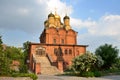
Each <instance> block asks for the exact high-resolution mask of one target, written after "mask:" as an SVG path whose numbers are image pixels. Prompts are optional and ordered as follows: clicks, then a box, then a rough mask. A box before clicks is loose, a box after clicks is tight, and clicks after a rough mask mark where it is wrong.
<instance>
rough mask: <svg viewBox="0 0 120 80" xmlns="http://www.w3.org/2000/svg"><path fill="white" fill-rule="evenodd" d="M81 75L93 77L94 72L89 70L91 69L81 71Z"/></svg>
mask: <svg viewBox="0 0 120 80" xmlns="http://www.w3.org/2000/svg"><path fill="white" fill-rule="evenodd" d="M81 76H82V77H94V73H93V72H91V71H88V72H82V73H81Z"/></svg>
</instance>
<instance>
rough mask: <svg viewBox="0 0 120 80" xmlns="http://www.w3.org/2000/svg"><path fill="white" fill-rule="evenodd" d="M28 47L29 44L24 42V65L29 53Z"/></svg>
mask: <svg viewBox="0 0 120 80" xmlns="http://www.w3.org/2000/svg"><path fill="white" fill-rule="evenodd" d="M29 46H30V42H29V41H26V42H24V43H23V52H24V56H25V63H26V60H27V58H28V55H29V54H28V53H29Z"/></svg>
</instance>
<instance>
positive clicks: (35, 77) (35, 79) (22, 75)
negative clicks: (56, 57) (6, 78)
mask: <svg viewBox="0 0 120 80" xmlns="http://www.w3.org/2000/svg"><path fill="white" fill-rule="evenodd" d="M11 76H12V77H30V78H32V79H33V80H37V78H38V77H37V75H35V74H29V73H13V74H12V75H11Z"/></svg>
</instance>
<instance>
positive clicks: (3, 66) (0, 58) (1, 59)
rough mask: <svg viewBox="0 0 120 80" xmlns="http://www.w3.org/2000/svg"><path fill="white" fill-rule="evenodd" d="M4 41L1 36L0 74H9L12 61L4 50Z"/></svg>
mask: <svg viewBox="0 0 120 80" xmlns="http://www.w3.org/2000/svg"><path fill="white" fill-rule="evenodd" d="M2 43H3V42H2V37H1V36H0V75H8V74H9V73H10V61H9V59H8V58H7V54H6V53H5V52H4V51H3V44H2Z"/></svg>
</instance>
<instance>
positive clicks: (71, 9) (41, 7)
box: [0, 0, 120, 53]
mask: <svg viewBox="0 0 120 80" xmlns="http://www.w3.org/2000/svg"><path fill="white" fill-rule="evenodd" d="M119 3H120V0H0V35H1V36H2V40H3V43H4V44H7V45H9V46H16V47H21V46H22V45H23V43H24V42H26V41H30V42H37V43H39V36H40V34H41V32H42V31H43V29H44V21H45V20H46V19H47V17H48V14H49V13H51V12H52V13H54V12H55V8H56V11H57V13H58V14H59V15H60V16H61V21H62V22H63V19H62V18H63V17H64V16H65V15H66V14H67V15H68V16H69V17H70V25H71V27H72V29H74V30H75V31H77V32H78V37H77V43H78V44H79V45H89V47H88V48H87V50H88V51H91V52H93V53H94V51H95V49H96V48H98V47H99V46H100V45H104V44H105V43H107V44H112V45H113V46H114V47H115V46H116V47H117V48H118V49H120V31H119V30H120V5H119Z"/></svg>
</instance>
